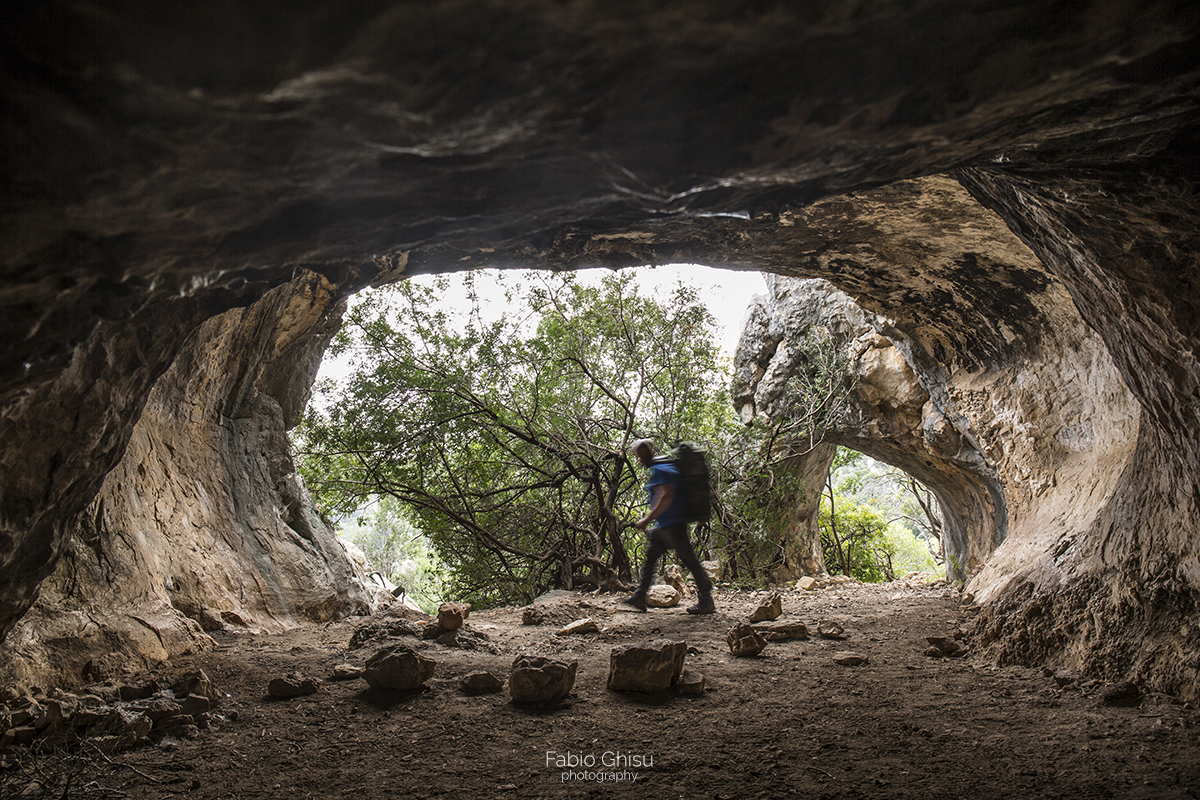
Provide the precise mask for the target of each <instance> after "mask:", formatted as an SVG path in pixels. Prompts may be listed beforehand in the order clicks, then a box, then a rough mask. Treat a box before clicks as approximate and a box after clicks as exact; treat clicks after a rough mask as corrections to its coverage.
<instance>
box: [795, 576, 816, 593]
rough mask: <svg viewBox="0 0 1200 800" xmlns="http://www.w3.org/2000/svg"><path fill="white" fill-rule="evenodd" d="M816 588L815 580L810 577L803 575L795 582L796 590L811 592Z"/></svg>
mask: <svg viewBox="0 0 1200 800" xmlns="http://www.w3.org/2000/svg"><path fill="white" fill-rule="evenodd" d="M816 586H817V579H816V578H814V577H813V576H812V575H805V576H804V577H803V578H801V579H800V580H798V581H796V588H798V589H803V590H804V591H806V592H811V591H812V590H813V589H815V588H816Z"/></svg>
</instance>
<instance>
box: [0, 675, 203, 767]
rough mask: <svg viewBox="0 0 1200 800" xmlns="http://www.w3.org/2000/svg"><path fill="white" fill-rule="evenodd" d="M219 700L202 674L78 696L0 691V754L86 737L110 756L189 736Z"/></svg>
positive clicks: (93, 690)
mask: <svg viewBox="0 0 1200 800" xmlns="http://www.w3.org/2000/svg"><path fill="white" fill-rule="evenodd" d="M220 696H221V695H220V692H218V691H217V690H216V689H215V688H214V687H213V685H212V683H211V682H210V681H209V679H208V676H207V675H205V674H204V673H203V672H195V673H191V674H189V675H186V676H184V677H183V678H181V679H179V680H177V681H165V680H164V681H153V682H150V683H147V684H143V685H140V686H139V685H124V686H114V685H107V684H105V685H98V686H92V687H89V688H87V689H86V690H84V691H82V692H79V693H72V692H65V691H62V690H61V689H50V690H47V691H45V692H43V691H42V690H41V689H37V688H34V689H31V690H29V691H19V690H17V689H12V688H9V689H6V690H4V691H3V692H0V750H4V749H8V748H12V747H14V746H16V747H27V746H29V745H32V744H35V743H36V742H39V741H47V742H51V743H55V744H71V743H74V742H77V741H81V740H83V739H84V738H86V739H87V741H88V742H90V743H91V744H92V745H94V746H96V747H98V748H100V749H101V750H102V751H105V752H110V753H111V752H116V751H118V750H126V749H129V748H131V747H134V746H137V745H140V744H144V743H147V742H149V741H151V740H153V739H160V738H162V737H164V736H166V735H168V734H169V735H172V736H176V737H179V738H190V737H192V736H195V735H196V734H198V733H199V732H200V730H201V729H203V728H207V727H208V726H209V723H210V721H211V719H212V709H213V707H214V706H215V705H216V703H217V702H218V700H219V699H220Z"/></svg>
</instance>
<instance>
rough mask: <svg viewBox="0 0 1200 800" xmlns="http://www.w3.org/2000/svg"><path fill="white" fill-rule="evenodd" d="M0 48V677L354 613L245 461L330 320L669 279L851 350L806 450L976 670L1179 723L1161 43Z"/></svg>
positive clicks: (1168, 29) (1175, 53) (327, 21)
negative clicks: (526, 271) (1056, 667)
mask: <svg viewBox="0 0 1200 800" xmlns="http://www.w3.org/2000/svg"><path fill="white" fill-rule="evenodd" d="M0 15H2V18H0V42H2V43H3V46H4V52H5V58H4V60H3V63H2V64H0V78H2V80H0V96H2V99H3V101H4V106H5V110H6V113H5V114H4V115H3V121H0V143H2V146H0V154H2V155H0V159H2V163H3V169H2V170H0V175H3V178H2V180H3V181H4V184H5V192H4V195H3V196H4V202H3V203H0V226H3V231H4V235H3V236H0V259H2V263H3V278H2V283H0V303H2V304H3V309H2V310H3V313H2V314H0V632H2V633H3V634H5V639H4V643H3V648H4V657H5V660H6V662H7V664H8V667H7V669H8V672H9V673H10V674H11V673H12V672H13V671H14V670H17V671H19V670H22V669H25V670H28V671H27V672H26V673H23V674H33V673H36V672H39V671H40V670H44V669H47V668H48V667H47V665H48V664H50V663H51V662H54V661H55V659H56V658H57V652H58V651H60V650H63V649H64V648H65V647H67V644H66V643H68V642H69V640H71V639H75V638H82V639H84V640H88V641H91V642H93V643H95V650H94V652H95V653H97V654H100V653H101V651H104V653H105V654H115V655H114V660H113V661H112V663H101V662H102V661H103V658H104V656H103V655H101V662H95V661H94V663H93V665H92V667H93V668H99V669H101V670H110V669H113V668H114V666H115V665H116V664H117V663H119V658H120V653H126V652H128V653H133V654H135V658H137V659H142V658H159V657H165V655H166V654H173V653H177V652H182V651H185V650H187V649H191V648H195V647H201V646H204V634H203V632H202V631H201V630H200V628H201V627H202V626H209V627H215V626H216V625H218V624H222V625H234V626H243V627H258V628H264V629H266V628H271V627H274V626H280V627H283V626H287V625H291V624H295V623H296V622H297V621H300V620H303V619H319V618H323V617H327V616H329V615H335V614H341V613H347V612H348V611H349V610H352V609H355V608H361V607H363V606H364V605H365V604H367V603H368V602H370V597H369V592H367V591H366V590H364V589H362V588H361V587H358V586H357V585H356V583H355V579H356V576H355V575H354V570H353V567H352V566H348V563H349V561H348V559H346V558H345V557H344V555H342V554H338V552H337V545H336V542H333V541H332V539H331V538H330V537H328V535H327V533H326V532H322V530H321V526H320V525H318V524H317V521H316V519H315V518H314V517H313V515H312V514H311V513H310V511H308V510H307V504H306V501H305V499H304V496H303V492H302V491H301V489H300V487H299V485H298V483H296V482H295V480H294V478H292V477H291V476H292V473H293V470H292V469H291V466H290V458H289V457H288V455H287V446H286V442H285V441H284V437H283V430H284V428H285V427H286V426H287V425H288V424H290V421H291V420H293V419H294V415H295V414H296V413H298V410H299V408H300V406H301V402H300V401H301V400H302V398H303V397H304V395H305V394H306V392H307V389H308V386H307V382H308V379H309V378H310V377H311V373H312V370H311V367H312V364H313V363H314V362H315V360H316V359H317V358H319V353H320V351H321V347H322V343H323V341H325V340H326V339H327V337H328V334H329V331H330V329H331V327H332V326H333V325H335V324H336V322H335V317H336V312H335V311H333V309H335V308H336V304H337V303H338V302H340V300H342V299H344V298H345V297H347V296H348V295H350V294H351V293H353V292H354V291H356V290H357V289H359V288H361V287H363V286H365V285H367V284H371V283H374V284H377V285H381V284H385V283H387V282H390V281H394V280H397V279H400V278H402V277H404V276H406V275H413V274H419V273H426V272H443V271H451V270H457V269H471V268H475V267H485V266H501V267H541V268H549V269H574V268H581V267H596V266H604V267H620V266H627V265H639V264H663V263H669V262H690V263H701V264H712V265H717V266H722V267H727V268H731V269H755V270H767V271H771V272H775V273H779V274H783V275H789V276H793V277H803V278H814V277H820V278H824V279H826V280H828V281H829V282H830V283H831V284H833V285H834V286H836V287H837V288H838V289H839V290H841V291H843V292H845V293H846V294H848V295H849V296H851V297H853V298H854V300H855V301H856V303H857V305H858V306H859V307H860V308H861V309H864V310H865V312H869V313H870V314H873V315H876V317H877V318H879V319H882V320H887V324H886V325H885V326H884V327H882V328H876V329H875V330H874V335H875V336H876V337H879V338H872V339H870V340H869V341H868V340H865V339H864V340H862V341H861V342H860V344H861V345H862V346H863V348H864V351H863V359H862V360H861V366H862V370H863V375H864V377H869V378H870V380H869V381H867V382H865V383H864V386H868V385H869V386H873V387H875V389H876V390H877V391H875V392H874V393H872V392H871V391H865V392H864V393H863V394H862V395H861V398H862V410H863V415H862V416H861V417H860V420H859V423H860V424H858V425H856V426H850V427H847V428H846V429H845V436H846V437H847V439H848V440H849V439H853V440H855V441H857V442H858V443H860V444H862V445H863V447H864V448H867V447H869V448H871V450H870V451H869V452H873V454H875V455H878V456H879V457H882V458H884V460H887V461H891V462H892V463H897V464H898V465H900V466H903V467H904V468H905V469H908V470H909V471H910V472H912V473H913V474H914V475H917V476H918V477H923V478H928V482H929V483H931V485H936V486H937V488H938V491H939V493H940V494H939V496H940V497H942V499H943V501H944V505H945V506H946V507H947V508H949V509H950V510H951V516H952V517H953V522H952V527H953V531H954V533H953V536H954V542H953V548H952V552H955V553H957V554H958V557H959V558H960V560H961V562H962V564H963V565H964V570H965V571H967V572H970V571H972V570H973V569H975V568H976V567H978V568H980V571H979V572H978V574H976V576H975V577H974V579H973V583H972V590H973V591H974V593H975V596H976V598H977V601H978V602H979V603H980V604H981V606H982V609H983V610H982V611H981V613H980V615H979V620H980V621H979V637H980V640H981V641H982V642H984V643H985V645H986V648H987V650H988V652H990V653H991V655H992V657H994V658H996V659H999V660H1001V661H1012V660H1021V661H1027V662H1028V661H1033V662H1036V661H1039V660H1043V659H1047V658H1054V659H1057V660H1061V661H1063V662H1064V665H1066V666H1071V667H1072V668H1076V669H1079V670H1080V671H1081V672H1082V673H1086V674H1094V675H1097V676H1102V677H1105V678H1107V679H1110V680H1112V681H1114V682H1120V681H1121V680H1132V681H1135V682H1137V683H1138V684H1140V685H1143V686H1147V687H1152V688H1155V689H1160V690H1165V691H1171V692H1178V693H1181V694H1183V695H1185V696H1188V697H1195V696H1197V695H1200V679H1198V678H1197V653H1198V652H1200V651H1198V650H1197V646H1196V645H1195V641H1196V637H1195V635H1194V633H1195V626H1196V624H1197V623H1196V620H1197V614H1198V604H1197V600H1198V597H1200V577H1197V576H1200V553H1198V549H1197V542H1198V541H1200V529H1198V526H1200V523H1198V522H1197V520H1200V514H1198V513H1197V509H1198V500H1200V390H1198V387H1200V362H1197V356H1196V353H1200V328H1198V327H1197V324H1196V320H1200V313H1198V312H1200V291H1197V282H1198V280H1200V279H1198V278H1197V275H1200V253H1198V250H1200V247H1198V246H1197V242H1196V237H1195V231H1196V230H1197V229H1198V228H1200V224H1198V223H1200V201H1198V200H1197V198H1198V197H1200V193H1198V192H1197V187H1198V186H1200V165H1198V163H1197V159H1196V158H1195V153H1196V149H1197V143H1200V114H1198V113H1197V111H1198V110H1200V109H1198V105H1200V91H1198V89H1200V69H1198V68H1197V66H1196V62H1195V57H1194V55H1193V54H1194V53H1195V52H1197V51H1198V50H1200V41H1198V39H1200V36H1198V32H1200V11H1198V10H1197V9H1196V8H1195V7H1194V4H1189V3H1185V2H1182V0H1165V1H1164V2H1156V3H1123V2H1111V1H1110V0H1098V1H1097V2H1094V3H1088V4H1066V5H1063V4H1046V3H1037V2H1033V0H1017V2H1011V3H1005V4H1003V5H988V4H978V3H976V4H966V3H964V4H949V5H948V4H945V3H937V2H932V0H914V1H913V2H904V3H900V2H895V0H876V1H875V2H866V3H844V2H836V1H835V0H829V2H813V3H805V4H799V5H796V4H786V3H783V4H779V3H765V4H764V3H756V2H729V1H728V0H689V2H687V3H671V2H667V3H659V4H650V5H630V6H622V5H617V6H614V5H613V4H611V3H605V2H600V0H578V2H572V3H567V4H563V3H561V2H558V0H516V1H515V2H509V1H508V0H503V1H502V0H484V2H481V3H478V4H475V5H472V6H471V8H470V9H469V13H468V12H467V11H466V10H465V7H464V5H463V4H462V3H459V2H449V1H443V0H431V2H428V3H399V2H389V0H347V2H343V3H339V4H336V6H335V5H332V4H329V3H320V2H315V1H314V0H298V1H297V2H289V3H283V2H278V0H268V2H263V3H242V4H191V5H186V4H184V5H173V6H170V7H164V8H162V9H160V10H158V11H156V13H154V14H145V13H143V12H142V10H141V9H139V8H135V7H134V6H133V5H129V4H117V3H108V2H97V3H77V2H74V1H73V0H46V1H45V2H40V3H37V4H33V5H30V4H23V3H10V4H8V5H7V6H6V7H5V8H4V10H3V11H0ZM321 292H323V293H324V299H322V300H320V302H316V297H317V294H315V293H321ZM292 293H297V294H292ZM306 294H308V295H310V296H311V297H312V298H313V300H311V301H309V300H303V297H304V296H305V295H306ZM293 299H298V302H299V303H300V305H298V306H293V305H292V302H291V301H292V300H293ZM289 309H291V310H290V311H289ZM318 309H321V310H318ZM293 312H294V316H293ZM291 320H294V324H293V323H292V322H291ZM856 338H857V337H856ZM779 341H780V342H781V341H782V340H779ZM885 342H886V344H885ZM777 346H778V345H777ZM277 348H281V349H278V350H277ZM889 348H890V349H889ZM869 351H877V352H869ZM773 358H774V356H773V355H771V354H768V353H766V352H765V351H764V352H762V353H759V354H758V355H757V356H755V363H758V364H760V365H762V366H763V367H764V368H765V367H766V366H769V365H770V364H771V363H772V359H773ZM780 364H782V362H780ZM905 367H907V369H908V370H911V373H912V376H913V379H915V382H914V380H912V379H909V378H908V377H907V375H905V372H904V370H905ZM898 376H904V378H905V380H904V381H902V382H899V383H897V382H896V381H894V380H892V379H893V378H896V377H898ZM905 389H907V390H911V391H902V390H905ZM922 393H924V394H927V395H928V398H927V399H925V400H924V401H923V402H922V397H923V396H924V395H923V394H922ZM918 403H920V405H918ZM743 407H747V406H746V405H745V403H743ZM755 412H756V413H758V412H759V409H758V408H757V406H756V408H755ZM847 443H849V441H847ZM143 466H144V469H145V474H144V475H143V474H141V473H139V468H140V467H143ZM818 466H819V465H818ZM922 471H923V472H924V475H922V474H921V472H922ZM952 476H953V477H954V478H955V479H956V480H951V477H952ZM802 523H803V509H801V510H799V511H797V516H796V525H798V526H799V525H801V524H802ZM68 554H69V555H68ZM814 558H815V554H813V553H812V552H811V551H809V552H799V551H797V552H794V553H792V554H790V556H789V561H788V563H786V564H784V565H783V569H784V571H786V572H790V573H791V574H793V575H795V574H802V573H804V572H813V571H814V568H815V567H819V564H815V563H812V562H813V559H814ZM805 559H808V561H807V562H806V561H805ZM122 580H128V581H129V589H128V591H127V590H126V588H125V587H124V586H123V585H122V584H121V581H122ZM39 591H42V592H43V593H44V595H45V597H44V598H43V599H42V600H40V601H39V600H38V593H39ZM134 592H136V596H130V595H131V594H132V593H134ZM35 601H37V603H36V604H35ZM31 609H32V611H31ZM29 615H32V616H29ZM22 618H24V620H23V621H22ZM138 620H142V621H143V622H139V621H138ZM239 620H240V621H239ZM19 621H21V622H20V627H18V622H19ZM102 643H103V646H101V644H102ZM89 646H90V645H89ZM30 648H33V649H32V650H31V649H30ZM67 652H68V653H69V654H70V657H69V658H68V659H66V663H68V666H69V669H70V670H71V671H73V672H76V673H79V672H82V671H83V670H84V669H85V668H87V667H88V664H87V660H84V659H83V654H82V653H74V654H71V653H73V651H69V649H68V650H67ZM26 653H28V655H21V656H20V658H19V659H17V660H18V661H20V663H19V664H16V665H15V666H14V662H13V659H14V657H15V656H14V654H26ZM136 654H140V655H136ZM88 660H91V659H88ZM80 662H82V663H80ZM1067 662H1069V663H1067ZM22 665H24V666H22ZM76 679H77V680H80V679H82V678H80V677H76Z"/></svg>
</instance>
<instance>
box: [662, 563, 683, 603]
mask: <svg viewBox="0 0 1200 800" xmlns="http://www.w3.org/2000/svg"><path fill="white" fill-rule="evenodd" d="M663 580H664V581H666V582H667V583H668V584H669V585H671V586H674V587H675V590H676V591H678V592H679V596H680V597H686V596H687V593H688V591H687V581H686V580H684V577H683V568H682V567H680V566H679V565H678V564H668V565H667V568H666V569H665V570H663Z"/></svg>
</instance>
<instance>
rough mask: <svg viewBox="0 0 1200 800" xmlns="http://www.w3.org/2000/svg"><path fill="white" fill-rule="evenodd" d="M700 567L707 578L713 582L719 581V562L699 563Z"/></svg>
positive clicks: (720, 570)
mask: <svg viewBox="0 0 1200 800" xmlns="http://www.w3.org/2000/svg"><path fill="white" fill-rule="evenodd" d="M700 566H701V567H703V568H704V571H705V572H707V573H708V577H709V578H711V579H713V580H714V581H719V580H721V577H722V575H723V571H722V569H721V562H720V561H701V562H700Z"/></svg>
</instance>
